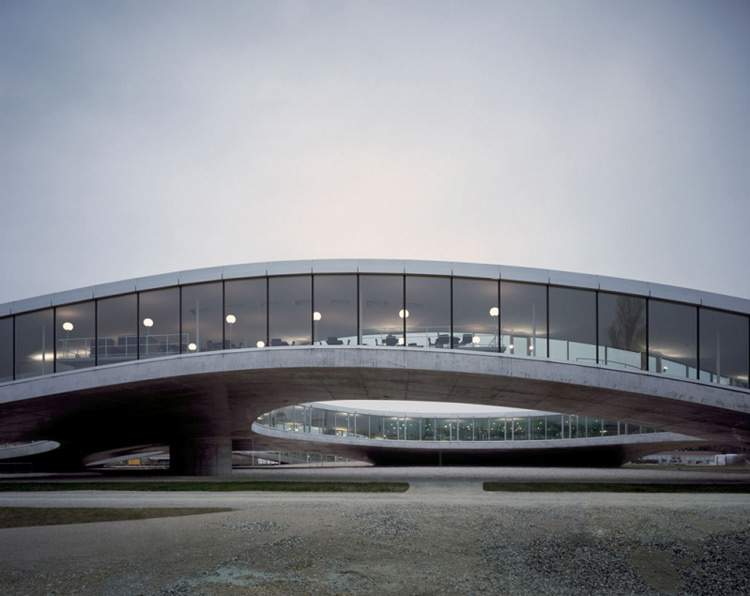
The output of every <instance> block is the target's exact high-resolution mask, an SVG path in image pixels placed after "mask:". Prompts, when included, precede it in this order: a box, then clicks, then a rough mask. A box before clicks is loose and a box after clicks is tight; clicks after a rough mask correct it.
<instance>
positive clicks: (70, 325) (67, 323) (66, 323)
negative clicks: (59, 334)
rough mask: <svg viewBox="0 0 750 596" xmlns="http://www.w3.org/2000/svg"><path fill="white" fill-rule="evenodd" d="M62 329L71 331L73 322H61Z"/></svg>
mask: <svg viewBox="0 0 750 596" xmlns="http://www.w3.org/2000/svg"><path fill="white" fill-rule="evenodd" d="M63 329H65V331H73V323H71V322H70V321H65V322H64V323H63Z"/></svg>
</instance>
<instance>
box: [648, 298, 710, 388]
mask: <svg viewBox="0 0 750 596" xmlns="http://www.w3.org/2000/svg"><path fill="white" fill-rule="evenodd" d="M648 308H649V310H648V321H649V322H648V327H649V329H648V346H649V347H648V349H649V358H648V369H649V370H650V371H651V372H658V373H662V374H665V375H669V376H672V377H681V378H683V379H684V378H688V379H695V378H697V370H698V309H697V308H696V307H695V306H688V305H687V304H677V303H674V302H665V301H663V300H653V299H652V300H649V303H648Z"/></svg>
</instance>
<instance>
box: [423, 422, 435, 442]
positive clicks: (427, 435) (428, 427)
mask: <svg viewBox="0 0 750 596" xmlns="http://www.w3.org/2000/svg"><path fill="white" fill-rule="evenodd" d="M420 422H421V429H420V432H421V437H422V440H423V441H433V440H435V419H434V418H420Z"/></svg>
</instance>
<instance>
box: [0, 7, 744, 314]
mask: <svg viewBox="0 0 750 596" xmlns="http://www.w3.org/2000/svg"><path fill="white" fill-rule="evenodd" d="M749 80H750V2H748V1H747V0H737V1H733V0H717V1H713V2H709V1H700V2H691V1H689V0H679V1H674V2H672V1H668V0H660V1H659V2H653V1H650V0H648V1H646V0H642V1H639V0H635V1H628V2H606V1H601V0H596V1H574V0H566V1H564V2H558V1H552V0H550V1H546V2H534V1H529V0H523V1H520V2H510V1H509V2H503V1H500V0H498V1H493V2H479V1H469V2H466V1H460V2H459V1H457V2H439V1H435V0H430V1H426V2H416V1H412V2H410V1H403V0H399V1H393V2H391V1H377V2H376V1H372V2H367V1H365V2H362V1H353V0H346V1H341V2H326V1H324V0H317V1H315V2H271V1H263V2H261V1H257V2H252V1H249V0H246V1H237V2H229V1H212V2H185V1H180V2H166V1H159V2H146V1H141V2H129V1H122V0H117V1H114V0H112V1H102V0H95V1H94V0H91V1H88V2H78V1H73V0H66V1H65V2H60V1H49V2H46V1H45V2H43V1H37V0H3V1H2V2H0V206H1V207H2V209H1V210H0V302H8V301H11V300H16V299H20V298H26V297H30V296H35V295H39V294H44V293H49V292H57V291H62V290H67V289H72V288H77V287H81V286H86V285H93V284H99V283H105V282H109V281H117V280H121V279H126V278H131V277H142V276H146V275H152V274H158V273H167V272H171V271H176V270H182V269H193V268H199V267H207V266H216V265H228V264H234V263H243V262H258V261H273V260H286V259H311V258H314V259H319V258H395V259H434V260H448V261H468V262H478V263H492V264H507V265H518V266H527V267H540V268H545V269H547V268H548V269H561V270H569V271H578V272H584V273H593V274H602V275H612V276H618V277H626V278H631V279H640V280H646V281H657V282H662V283H670V284H675V285H680V286H686V287H692V288H698V289H702V290H712V291H717V292H720V293H726V294H732V295H736V296H741V297H750V271H749V267H748V254H750V235H749V234H748V225H749V222H750V81H749Z"/></svg>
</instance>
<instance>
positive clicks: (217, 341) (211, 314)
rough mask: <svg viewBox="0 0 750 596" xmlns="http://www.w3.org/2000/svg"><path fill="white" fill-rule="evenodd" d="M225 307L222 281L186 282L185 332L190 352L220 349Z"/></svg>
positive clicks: (183, 326)
mask: <svg viewBox="0 0 750 596" xmlns="http://www.w3.org/2000/svg"><path fill="white" fill-rule="evenodd" d="M222 309H223V296H222V287H221V283H211V284H200V285H194V286H183V288H182V309H181V310H182V335H183V337H184V338H185V344H186V345H185V349H186V351H187V352H188V353H193V352H210V351H212V350H221V348H222V345H223V343H224V340H223V336H222V334H223V332H224V329H223V326H222V324H221V321H222V316H221V315H222Z"/></svg>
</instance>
